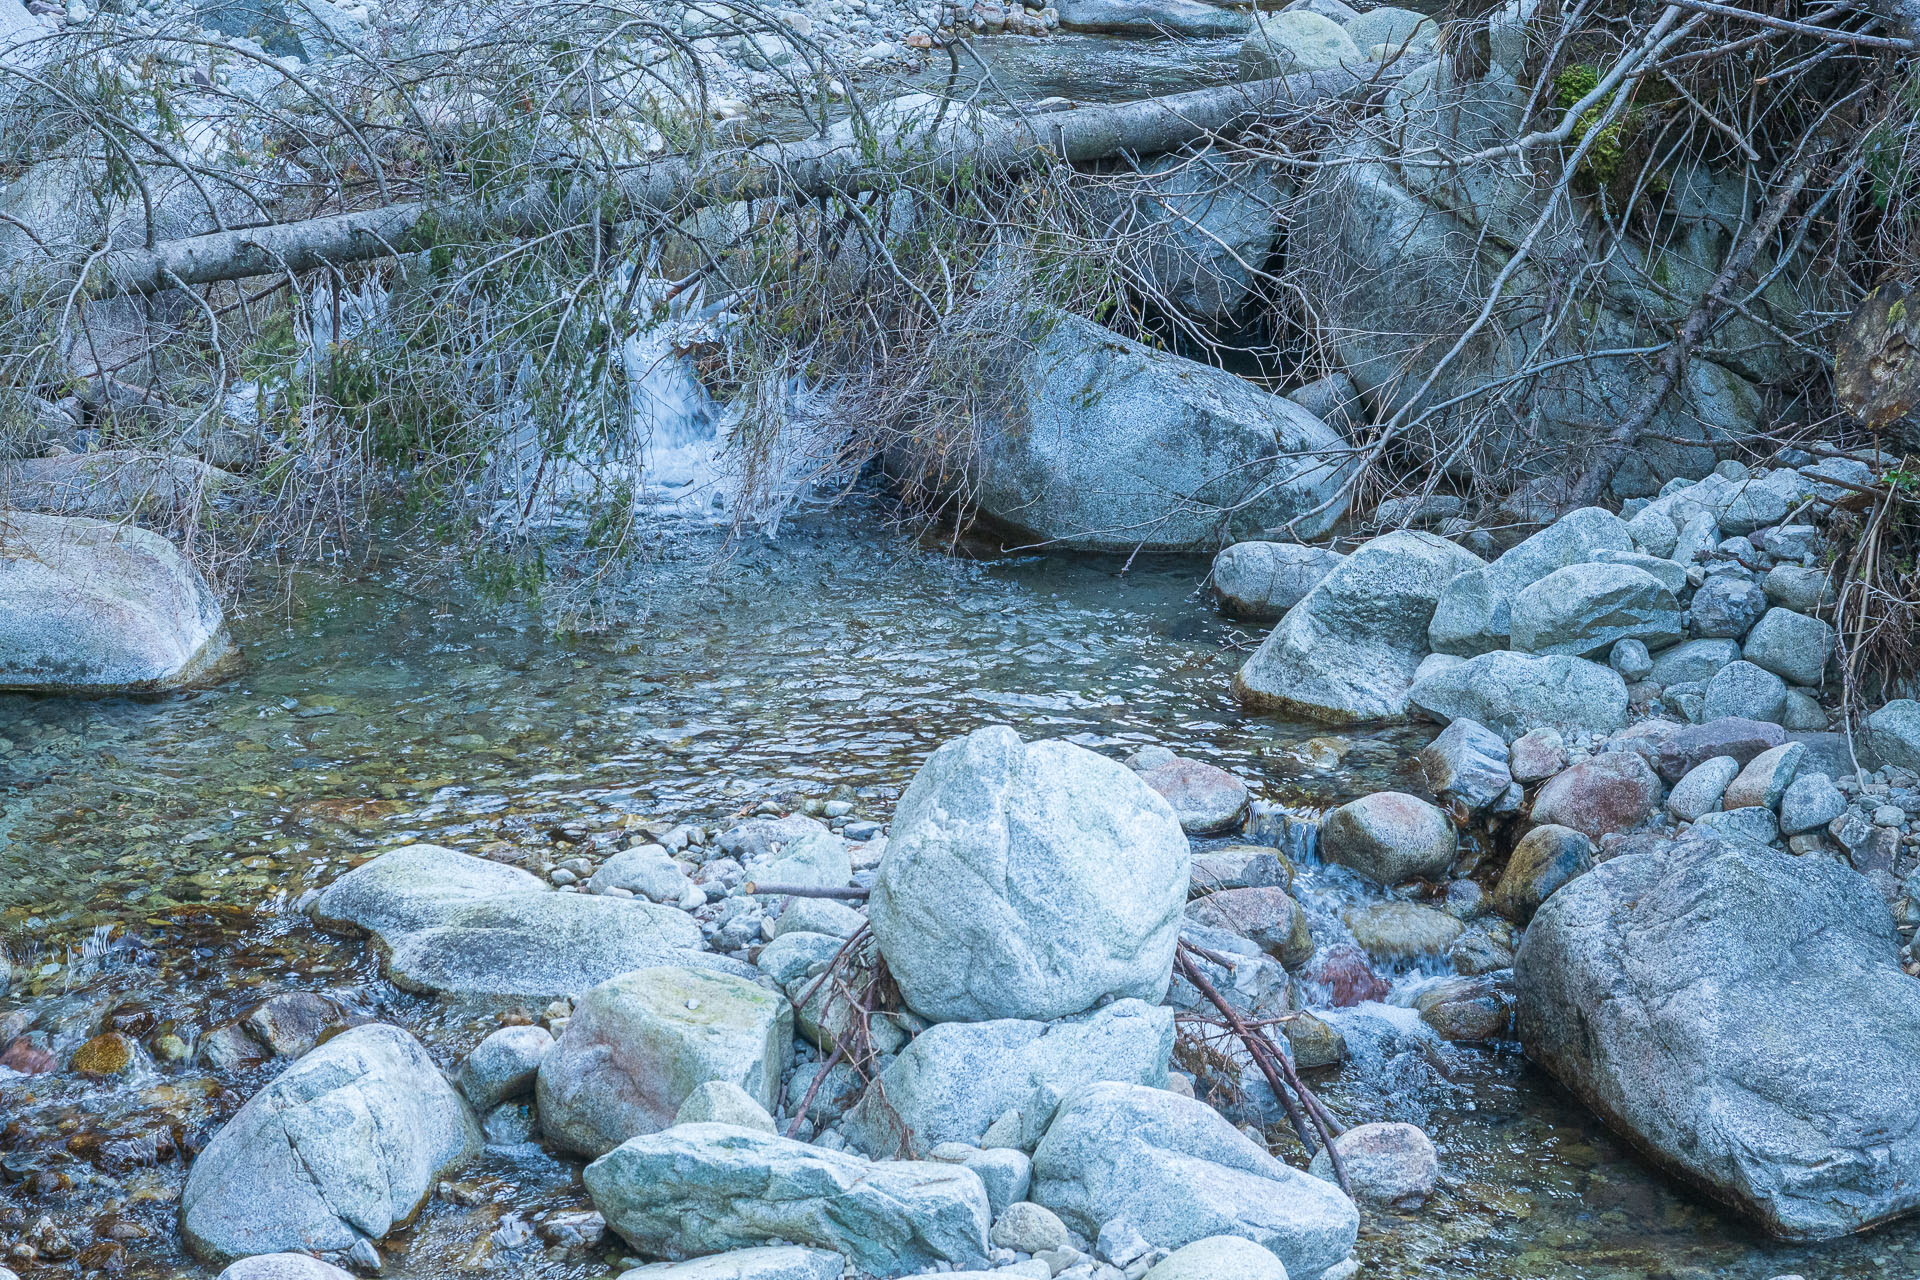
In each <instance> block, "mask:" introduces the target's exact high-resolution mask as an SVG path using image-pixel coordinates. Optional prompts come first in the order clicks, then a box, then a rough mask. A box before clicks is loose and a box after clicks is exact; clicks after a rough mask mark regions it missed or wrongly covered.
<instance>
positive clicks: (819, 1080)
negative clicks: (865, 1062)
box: [787, 1036, 847, 1138]
mask: <svg viewBox="0 0 1920 1280" xmlns="http://www.w3.org/2000/svg"><path fill="white" fill-rule="evenodd" d="M846 1052H847V1037H845V1036H841V1037H840V1038H839V1039H838V1040H837V1041H835V1042H834V1046H833V1054H832V1056H831V1057H829V1058H828V1059H827V1060H826V1061H825V1062H823V1063H821V1064H820V1070H819V1072H818V1073H816V1074H815V1075H814V1077H813V1083H812V1084H810V1085H808V1086H807V1096H806V1097H804V1098H802V1099H801V1100H800V1109H799V1110H798V1111H796V1112H794V1113H793V1119H791V1120H789V1121H788V1122H787V1136H788V1137H789V1138H791V1137H792V1136H793V1135H794V1134H796V1133H798V1132H800V1122H801V1121H802V1120H805V1119H806V1118H807V1108H809V1107H811V1106H812V1105H813V1096H814V1095H815V1094H816V1093H819V1092H820V1086H821V1085H823V1084H825V1083H826V1080H827V1076H828V1074H829V1073H830V1072H832V1070H833V1069H834V1067H835V1066H836V1065H838V1063H839V1061H840V1059H841V1058H843V1057H845V1056H846Z"/></svg>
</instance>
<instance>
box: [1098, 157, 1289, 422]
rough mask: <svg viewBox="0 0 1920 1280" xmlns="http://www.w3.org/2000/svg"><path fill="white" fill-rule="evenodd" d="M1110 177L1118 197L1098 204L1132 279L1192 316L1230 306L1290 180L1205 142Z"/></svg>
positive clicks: (1247, 287)
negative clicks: (1109, 205)
mask: <svg viewBox="0 0 1920 1280" xmlns="http://www.w3.org/2000/svg"><path fill="white" fill-rule="evenodd" d="M1116 181H1118V182H1121V183H1123V185H1121V186H1120V187H1119V189H1118V190H1117V191H1116V193H1115V194H1116V195H1124V196H1125V198H1126V200H1125V203H1124V204H1122V205H1120V207H1119V208H1117V209H1115V210H1113V212H1112V215H1109V213H1108V211H1107V210H1106V209H1104V208H1101V209H1099V211H1098V212H1099V215H1100V216H1101V218H1102V221H1103V222H1105V223H1107V224H1108V234H1109V236H1111V238H1112V241H1113V243H1115V244H1116V245H1118V246H1120V250H1121V253H1122V254H1123V255H1125V258H1126V260H1127V263H1128V265H1129V266H1131V267H1132V269H1133V270H1134V271H1136V272H1138V273H1139V276H1140V278H1141V279H1142V280H1143V281H1145V282H1147V283H1148V284H1149V285H1150V287H1152V288H1153V289H1155V290H1156V291H1158V293H1159V295H1160V297H1161V298H1163V299H1165V300H1166V301H1167V302H1169V303H1171V304H1172V305H1173V306H1175V307H1178V308H1179V309H1180V310H1182V311H1185V312H1188V313H1190V314H1192V315H1197V316H1204V317H1206V318H1208V319H1212V320H1226V319H1228V318H1230V317H1231V316H1232V315H1233V313H1234V312H1235V311H1237V310H1239V309H1240V307H1241V306H1242V305H1243V304H1244V303H1245V302H1246V301H1247V299H1248V298H1249V297H1250V296H1251V295H1252V293H1253V285H1254V281H1255V279H1256V278H1257V275H1258V273H1259V272H1260V271H1262V270H1263V269H1264V268H1265V266H1266V262H1267V259H1268V258H1269V257H1271V256H1272V254H1273V248H1274V243H1275V241H1276V240H1277V239H1278V238H1279V235H1280V217H1281V206H1282V202H1283V201H1285V199H1286V198H1287V196H1288V194H1289V191H1290V187H1291V183H1290V182H1289V181H1288V180H1287V178H1286V177H1285V176H1284V172H1283V171H1282V170H1281V169H1280V167H1279V166H1278V165H1276V164H1274V163H1273V162H1271V161H1267V160H1257V159H1251V158H1247V157H1245V156H1236V155H1233V154H1231V153H1229V152H1227V151H1225V150H1223V149H1222V148H1219V147H1215V146H1211V145H1208V146H1203V147H1200V148H1198V149H1197V150H1193V151H1183V152H1170V153H1168V154H1166V155H1162V156H1156V157H1154V158H1153V159H1151V160H1145V161H1143V162H1141V163H1140V164H1139V165H1138V166H1136V167H1134V168H1131V169H1129V170H1127V171H1126V175H1125V177H1124V178H1123V179H1116ZM1114 215H1117V216H1114ZM1315 416H1318V415H1315Z"/></svg>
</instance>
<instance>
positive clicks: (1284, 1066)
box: [1173, 942, 1353, 1195]
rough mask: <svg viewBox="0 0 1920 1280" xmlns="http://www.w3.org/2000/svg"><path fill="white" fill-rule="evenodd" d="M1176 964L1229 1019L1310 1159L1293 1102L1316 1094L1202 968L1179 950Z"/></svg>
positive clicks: (1347, 1188) (1334, 1155)
mask: <svg viewBox="0 0 1920 1280" xmlns="http://www.w3.org/2000/svg"><path fill="white" fill-rule="evenodd" d="M1180 946H1181V947H1182V948H1185V947H1186V946H1187V944H1186V943H1184V942H1183V943H1181V944H1180ZM1173 962H1174V964H1175V965H1176V966H1177V967H1178V968H1179V970H1180V975H1181V976H1182V977H1184V978H1185V979H1186V980H1187V981H1188V982H1190V983H1192V984H1193V986H1194V989H1195V990H1197V991H1199V993H1200V994H1201V995H1203V996H1205V997H1206V998H1207V999H1208V1000H1209V1001H1210V1002H1211V1003H1212V1004H1213V1007H1214V1008H1216V1009H1218V1010H1219V1011H1220V1013H1221V1015H1222V1016H1223V1017H1225V1018H1226V1020H1227V1025H1228V1026H1230V1027H1232V1028H1233V1034H1234V1035H1236V1036H1238V1037H1239V1039H1240V1042H1241V1043H1242V1044H1244V1045H1246V1047H1247V1052H1249V1053H1251V1054H1252V1055H1253V1060H1254V1063H1255V1065H1257V1066H1258V1067H1259V1068H1260V1074H1261V1075H1263V1076H1265V1077H1266V1078H1267V1087H1268V1088H1269V1089H1272V1090H1273V1096H1274V1097H1276V1098H1278V1099H1280V1103H1281V1105H1282V1106H1284V1107H1285V1108H1286V1109H1287V1120H1288V1122H1289V1123H1291V1124H1292V1125H1293V1131H1294V1133H1295V1134H1297V1135H1298V1136H1299V1138H1300V1143H1301V1145H1302V1146H1304V1147H1305V1148H1306V1149H1307V1154H1308V1155H1309V1156H1311V1155H1313V1154H1314V1143H1313V1138H1312V1137H1311V1136H1310V1135H1309V1134H1308V1132H1307V1130H1308V1128H1309V1125H1308V1123H1307V1122H1306V1121H1305V1120H1302V1119H1301V1117H1300V1108H1299V1107H1298V1106H1296V1105H1295V1103H1294V1098H1295V1097H1296V1096H1297V1097H1299V1098H1300V1099H1301V1100H1302V1101H1303V1102H1304V1101H1305V1100H1306V1099H1308V1098H1311V1097H1312V1096H1313V1095H1312V1092H1311V1091H1310V1090H1309V1089H1308V1088H1307V1086H1306V1085H1305V1084H1303V1083H1302V1082H1301V1080H1300V1075H1299V1073H1298V1072H1296V1071H1295V1070H1294V1069H1293V1063H1292V1062H1291V1061H1289V1060H1288V1058H1287V1056H1286V1055H1285V1054H1283V1053H1281V1052H1280V1051H1279V1050H1278V1049H1276V1048H1274V1046H1273V1045H1272V1044H1271V1043H1269V1042H1268V1040H1267V1038H1266V1036H1265V1035H1263V1034H1261V1033H1260V1032H1257V1031H1255V1030H1253V1028H1251V1027H1249V1026H1248V1025H1247V1021H1246V1019H1245V1018H1242V1017H1241V1016H1240V1011H1239V1010H1238V1009H1236V1008H1234V1007H1233V1006H1232V1005H1231V1004H1229V1003H1228V1002H1227V998H1226V997H1225V996H1223V995H1221V994H1220V990H1219V988H1217V987H1215V986H1214V985H1213V983H1212V982H1211V981H1210V980H1209V979H1208V978H1207V975H1206V974H1204V973H1202V972H1200V966H1199V965H1197V964H1195V963H1194V962H1193V961H1192V959H1191V958H1189V957H1188V956H1186V955H1185V954H1183V952H1181V951H1176V952H1174V956H1173ZM1276 1063H1278V1065H1279V1070H1277V1071H1276V1070H1275V1069H1274V1068H1275V1064H1276ZM1283 1075H1284V1076H1285V1077H1286V1078H1285V1080H1284V1081H1283V1080H1282V1079H1281V1077H1282V1076H1283ZM1289 1089H1291V1092H1289ZM1315 1101H1316V1102H1317V1101H1318V1099H1315ZM1307 1112H1308V1114H1309V1115H1310V1116H1311V1117H1312V1127H1314V1128H1317V1129H1319V1130H1320V1136H1321V1138H1322V1140H1323V1141H1324V1142H1325V1144H1326V1148H1327V1159H1328V1160H1329V1161H1331V1162H1332V1164H1333V1176H1334V1178H1335V1179H1336V1180H1337V1181H1338V1182H1339V1183H1340V1189H1341V1190H1342V1191H1344V1192H1346V1193H1347V1194H1348V1195H1352V1194H1353V1188H1352V1186H1351V1185H1350V1184H1349V1183H1348V1182H1347V1169H1346V1165H1345V1164H1344V1163H1343V1162H1342V1161H1341V1159H1340V1153H1339V1152H1338V1151H1337V1150H1335V1149H1334V1145H1333V1139H1334V1137H1335V1135H1334V1134H1333V1133H1332V1132H1331V1130H1330V1129H1329V1127H1328V1126H1327V1124H1326V1121H1325V1120H1324V1119H1323V1118H1322V1116H1321V1114H1320V1113H1319V1111H1318V1110H1317V1109H1316V1108H1315V1107H1314V1106H1313V1105H1311V1104H1309V1105H1308V1107H1307Z"/></svg>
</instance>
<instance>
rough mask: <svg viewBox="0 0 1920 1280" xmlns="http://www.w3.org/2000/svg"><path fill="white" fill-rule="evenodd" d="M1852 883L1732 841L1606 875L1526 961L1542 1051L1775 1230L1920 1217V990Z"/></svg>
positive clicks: (1652, 1144)
mask: <svg viewBox="0 0 1920 1280" xmlns="http://www.w3.org/2000/svg"><path fill="white" fill-rule="evenodd" d="M1895 953H1896V940H1895V936H1894V933H1893V929H1892V924H1891V921H1890V920H1889V919H1888V917H1887V914H1886V912H1885V911H1884V909H1883V908H1882V906H1881V903H1880V900H1879V896H1878V894H1876V893H1875V892H1874V890H1873V889H1872V888H1871V886H1870V885H1869V884H1868V882H1867V881H1866V880H1865V879H1864V878H1863V877H1861V876H1860V875H1858V874H1857V873H1855V872H1854V871H1852V870H1850V869H1847V868H1844V867H1840V866H1837V865H1835V864H1834V863H1832V862H1829V861H1824V860H1809V859H1794V858H1792V857H1790V856H1789V855H1787V854H1784V853H1780V852H1775V851H1772V850H1768V849H1765V848H1759V847H1755V846H1753V845H1749V844H1744V843H1741V842H1738V841H1730V840H1726V839H1721V838H1704V839H1700V838H1696V839H1693V840H1688V841H1683V842H1680V843H1678V844H1674V845H1672V846H1671V847H1667V848H1662V849H1660V850H1658V851H1656V852H1650V853H1644V854H1631V855H1627V856H1624V857H1620V858H1615V859H1613V860H1611V861H1609V862H1606V863H1603V864H1602V865H1600V866H1598V867H1596V868H1595V869H1594V870H1593V871H1591V872H1589V873H1587V874H1586V875H1584V876H1582V877H1580V878H1579V879H1577V880H1575V881H1574V882H1573V883H1571V884H1569V885H1567V886H1566V887H1565V888H1563V889H1561V890H1560V892H1559V893H1557V894H1555V895H1554V896H1553V897H1552V898H1551V899H1549V900H1548V901H1547V903H1546V904H1545V906H1543V907H1542V909H1541V911H1540V914H1539V915H1537V916H1536V917H1535V918H1534V922H1533V925H1532V927H1531V928H1530V929H1529V930H1528V933H1527V936H1526V938H1525V939H1524V941H1523V942H1522V943H1521V946H1520V951H1519V955H1518V957H1517V958H1516V961H1515V966H1514V978H1515V983H1516V986H1517V989H1518V993H1519V1010H1518V1027H1519V1034H1520V1038H1521V1041H1522V1042H1523V1043H1524V1044H1525V1045H1526V1048H1527V1052H1528V1055H1529V1056H1530V1057H1532V1058H1533V1059H1534V1060H1535V1061H1536V1062H1538V1063H1540V1064H1541V1065H1542V1066H1544V1067H1546V1068H1547V1069H1548V1070H1549V1071H1551V1072H1553V1073H1554V1075H1556V1076H1557V1077H1558V1078H1559V1079H1560V1080H1561V1081H1562V1082H1564V1083H1565V1084H1566V1085H1567V1086H1568V1087H1569V1088H1571V1089H1573V1090H1574V1091H1575V1092H1576V1093H1577V1094H1578V1095H1579V1096H1580V1097H1581V1098H1582V1099H1583V1100H1584V1101H1586V1102H1587V1103H1588V1104H1589V1105H1591V1106H1592V1107H1593V1108H1594V1109H1595V1110H1596V1111H1598V1112H1599V1113H1600V1114H1601V1115H1602V1116H1604V1117H1605V1118H1606V1119H1607V1120H1608V1122H1609V1123H1610V1124H1612V1125H1614V1126H1615V1127H1617V1128H1618V1129H1620V1130H1621V1131H1622V1132H1623V1133H1625V1134H1626V1135H1628V1136H1629V1137H1630V1138H1631V1139H1632V1140H1633V1141H1634V1142H1635V1144H1636V1145H1638V1146H1640V1147H1641V1148H1642V1149H1643V1150H1645V1151H1646V1152H1648V1154H1650V1155H1651V1156H1653V1157H1654V1158H1655V1159H1656V1160H1658V1161H1659V1162H1660V1163H1661V1164H1662V1165H1664V1166H1666V1167H1667V1168H1669V1169H1671V1170H1673V1171H1674V1172H1676V1173H1678V1174H1680V1175H1681V1176H1683V1177H1685V1178H1687V1179H1689V1180H1691V1181H1693V1182H1694V1183H1696V1184H1697V1185H1699V1186H1701V1187H1702V1188H1704V1189H1705V1190H1706V1191H1708V1193H1710V1194H1712V1195H1714V1196H1715V1197H1718V1198H1721V1199H1723V1200H1725V1201H1726V1202H1727V1203H1729V1204H1731V1205H1733V1206H1734V1207H1736V1208H1737V1209H1739V1210H1740V1211H1741V1212H1743V1213H1745V1214H1748V1215H1750V1216H1751V1217H1753V1218H1755V1219H1756V1220H1758V1221H1759V1222H1760V1223H1761V1224H1762V1225H1763V1226H1765V1227H1766V1228H1767V1229H1769V1230H1771V1231H1774V1232H1776V1233H1778V1234H1781V1235H1785V1236H1789V1237H1797V1238H1806V1239H1821V1238H1827V1237H1831V1236H1836V1235H1841V1234H1844V1233H1847V1232H1851V1231H1857V1230H1859V1229H1861V1228H1862V1227H1865V1226H1867V1225H1870V1224H1872V1223H1874V1222H1878V1221H1881V1220H1883V1219H1886V1218H1889V1217H1892V1216H1894V1215H1897V1214H1900V1213H1904V1212H1906V1211H1908V1210H1910V1209H1912V1208H1913V1207H1914V1206H1915V1205H1916V1203H1920V1177H1916V1175H1915V1173H1914V1172H1913V1171H1914V1169H1915V1168H1916V1166H1917V1165H1920V1103H1916V1101H1915V1099H1914V1097H1913V1096H1912V1094H1911V1092H1910V1091H1908V1090H1905V1089H1902V1088H1898V1087H1889V1086H1890V1082H1891V1081H1892V1080H1893V1079H1894V1078H1896V1077H1897V1074H1898V1072H1897V1068H1896V1067H1895V1065H1894V1064H1896V1063H1898V1062H1903V1061H1908V1060H1911V1059H1912V1058H1913V1056H1914V1055H1915V1054H1916V1053H1920V984H1916V983H1915V982H1914V981H1913V980H1912V979H1911V978H1909V977H1908V976H1907V975H1906V974H1904V973H1902V972H1901V971H1900V968H1899V966H1898V964H1897V963H1896V962H1895Z"/></svg>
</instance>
